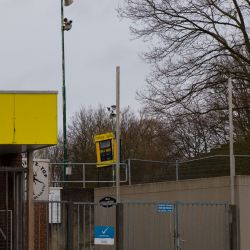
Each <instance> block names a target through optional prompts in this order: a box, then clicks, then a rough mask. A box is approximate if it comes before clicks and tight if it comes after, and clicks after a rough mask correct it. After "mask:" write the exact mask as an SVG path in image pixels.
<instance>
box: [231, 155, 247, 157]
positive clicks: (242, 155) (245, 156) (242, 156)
mask: <svg viewBox="0 0 250 250" xmlns="http://www.w3.org/2000/svg"><path fill="white" fill-rule="evenodd" d="M234 157H250V155H234Z"/></svg>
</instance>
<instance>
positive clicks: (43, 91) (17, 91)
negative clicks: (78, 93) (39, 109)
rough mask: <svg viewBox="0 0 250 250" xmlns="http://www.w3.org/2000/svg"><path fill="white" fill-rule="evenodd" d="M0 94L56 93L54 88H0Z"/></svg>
mask: <svg viewBox="0 0 250 250" xmlns="http://www.w3.org/2000/svg"><path fill="white" fill-rule="evenodd" d="M0 94H58V91H56V90H40V91H39V90H38V91H36V90H0Z"/></svg>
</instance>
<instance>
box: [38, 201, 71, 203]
mask: <svg viewBox="0 0 250 250" xmlns="http://www.w3.org/2000/svg"><path fill="white" fill-rule="evenodd" d="M34 202H38V203H39V202H40V203H68V201H42V200H39V201H38V200H34Z"/></svg>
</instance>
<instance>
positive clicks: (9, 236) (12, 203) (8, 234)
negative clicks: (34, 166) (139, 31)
mask: <svg viewBox="0 0 250 250" xmlns="http://www.w3.org/2000/svg"><path fill="white" fill-rule="evenodd" d="M26 171H27V169H24V168H22V167H0V190H1V192H0V250H2V249H3V250H12V249H15V250H16V249H22V250H24V249H25V188H24V173H25V172H26Z"/></svg>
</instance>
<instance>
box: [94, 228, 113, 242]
mask: <svg viewBox="0 0 250 250" xmlns="http://www.w3.org/2000/svg"><path fill="white" fill-rule="evenodd" d="M114 235H115V228H114V227H95V238H94V244H98V245H114Z"/></svg>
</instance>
